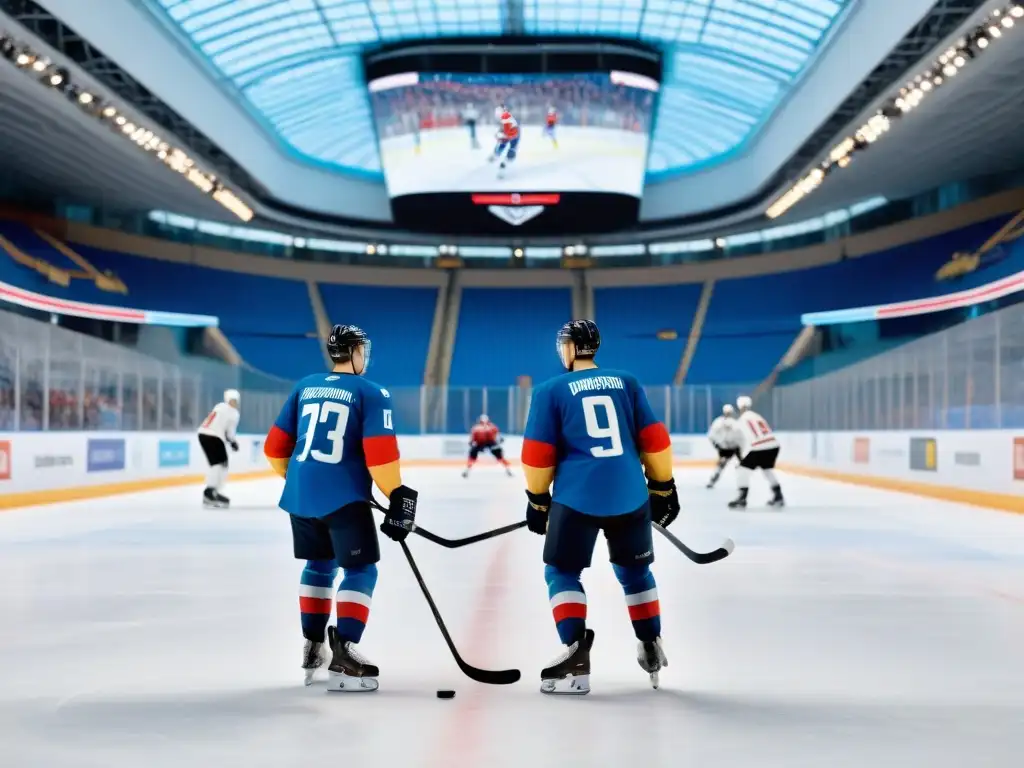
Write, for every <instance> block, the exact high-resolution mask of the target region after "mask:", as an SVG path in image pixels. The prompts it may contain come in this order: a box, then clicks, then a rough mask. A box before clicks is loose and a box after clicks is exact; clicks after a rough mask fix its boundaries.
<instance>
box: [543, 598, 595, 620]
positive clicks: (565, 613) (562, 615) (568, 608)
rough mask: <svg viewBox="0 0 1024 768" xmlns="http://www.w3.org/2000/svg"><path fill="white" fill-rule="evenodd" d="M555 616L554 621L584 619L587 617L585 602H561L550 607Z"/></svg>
mask: <svg viewBox="0 0 1024 768" xmlns="http://www.w3.org/2000/svg"><path fill="white" fill-rule="evenodd" d="M551 613H552V614H554V616H555V622H559V621H562V620H563V619H585V618H587V604H586V603H562V604H561V605H556V606H555V607H554V608H552V609H551Z"/></svg>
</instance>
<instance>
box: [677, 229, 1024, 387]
mask: <svg viewBox="0 0 1024 768" xmlns="http://www.w3.org/2000/svg"><path fill="white" fill-rule="evenodd" d="M1005 221H1006V217H1002V218H1000V219H998V220H994V221H988V222H983V223H981V224H975V225H972V226H969V227H964V228H962V229H959V230H956V231H954V232H949V233H946V234H944V235H941V236H938V237H934V238H929V239H926V240H919V241H917V242H914V243H909V244H907V245H903V246H899V247H897V248H892V249H889V250H885V251H880V252H878V253H873V254H871V255H869V256H863V257H860V258H856V259H847V260H844V261H840V262H838V263H835V264H828V265H825V266H822V267H815V268H812V269H803V270H797V271H793V272H780V273H777V274H773V275H763V276H759V277H748V278H740V279H735V280H722V281H719V282H717V283H716V284H715V289H714V294H713V296H712V299H711V305H710V306H709V308H708V313H707V317H706V318H705V322H704V329H703V333H702V334H701V338H700V342H699V343H698V345H697V350H696V352H695V354H694V359H693V362H692V363H691V366H690V370H689V373H688V375H687V378H686V381H687V383H688V384H712V383H723V382H737V381H749V382H758V381H761V380H763V379H764V378H765V377H767V376H768V375H769V374H770V373H771V371H772V369H773V368H774V367H775V365H776V364H778V362H779V360H780V359H781V357H782V356H783V355H784V354H785V353H786V350H787V349H788V348H789V346H790V345H791V344H792V342H793V341H794V340H795V339H796V336H797V334H799V332H800V329H801V323H800V316H801V315H802V314H804V313H806V312H824V311H829V310H834V309H846V308H851V307H862V306H872V305H875V304H888V303H891V302H897V301H906V300H910V299H918V298H928V297H931V296H940V295H942V294H946V293H951V292H954V291H960V290H965V289H967V288H972V287H975V286H978V285H984V284H985V283H989V282H992V281H994V280H998V279H1000V278H1002V277H1005V276H1007V275H1009V274H1013V273H1015V272H1019V271H1021V270H1022V269H1024V247H1021V245H1020V244H1017V245H1016V246H1008V247H1007V250H1006V252H1005V253H1004V254H1002V255H1003V256H1004V258H1002V259H1001V260H998V261H997V262H996V263H993V264H992V265H991V266H989V267H987V268H985V269H981V270H978V271H976V272H974V273H971V274H968V275H966V276H965V277H963V278H961V279H960V280H957V281H955V282H938V281H936V279H935V273H936V272H937V271H938V270H939V268H940V267H941V266H942V265H943V264H945V263H946V262H947V261H949V259H950V257H951V256H952V254H953V253H954V252H956V251H973V250H975V249H977V248H978V247H979V246H980V245H981V244H982V243H983V242H984V241H985V239H986V238H988V237H989V236H990V235H992V234H993V233H994V232H995V231H996V230H997V229H998V228H999V227H1000V226H1001V225H1002V224H1003V223H1004V222H1005ZM880 277H882V278H884V279H880ZM878 351H884V348H882V347H880V348H879V350H878ZM855 359H857V358H856V357H851V358H850V361H851V362H852V361H854V360H855Z"/></svg>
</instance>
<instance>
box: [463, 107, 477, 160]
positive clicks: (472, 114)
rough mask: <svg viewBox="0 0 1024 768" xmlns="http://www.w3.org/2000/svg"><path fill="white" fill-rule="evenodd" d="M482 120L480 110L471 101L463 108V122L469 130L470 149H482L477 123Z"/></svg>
mask: <svg viewBox="0 0 1024 768" xmlns="http://www.w3.org/2000/svg"><path fill="white" fill-rule="evenodd" d="M479 120H480V112H479V111H478V110H477V108H476V106H475V105H474V104H473V103H472V102H471V103H469V104H466V106H465V108H464V109H463V110H462V122H463V123H464V124H465V126H466V128H467V129H468V130H469V146H470V149H480V142H479V140H478V139H477V137H476V124H477V122H478V121H479Z"/></svg>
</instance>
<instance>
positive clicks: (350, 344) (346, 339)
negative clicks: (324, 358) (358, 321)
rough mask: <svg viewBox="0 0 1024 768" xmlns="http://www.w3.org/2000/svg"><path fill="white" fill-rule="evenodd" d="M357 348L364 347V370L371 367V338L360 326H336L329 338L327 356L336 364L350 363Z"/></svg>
mask: <svg viewBox="0 0 1024 768" xmlns="http://www.w3.org/2000/svg"><path fill="white" fill-rule="evenodd" d="M357 347H363V360H364V363H363V370H364V371H365V370H366V368H368V367H369V365H370V337H369V336H367V335H366V331H364V330H363V329H362V328H360V327H359V326H358V325H335V326H334V327H333V328H331V335H330V336H328V337H327V354H328V355H329V356H330V358H331V360H333V361H334V362H335V363H348V362H351V360H352V353H353V352H355V350H356V348H357Z"/></svg>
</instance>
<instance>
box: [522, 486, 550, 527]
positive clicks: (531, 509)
mask: <svg viewBox="0 0 1024 768" xmlns="http://www.w3.org/2000/svg"><path fill="white" fill-rule="evenodd" d="M526 498H528V499H529V500H530V501H529V503H528V504H527V505H526V527H527V528H529V529H530V530H531V531H533V532H534V533H537V534H540V535H541V536H543V535H544V534H546V533H547V532H548V509H549V508H550V507H551V494H550V493H548V492H547V491H544V493H530V492H529V491H527V492H526Z"/></svg>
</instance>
